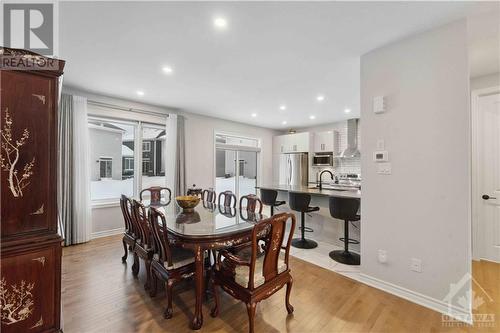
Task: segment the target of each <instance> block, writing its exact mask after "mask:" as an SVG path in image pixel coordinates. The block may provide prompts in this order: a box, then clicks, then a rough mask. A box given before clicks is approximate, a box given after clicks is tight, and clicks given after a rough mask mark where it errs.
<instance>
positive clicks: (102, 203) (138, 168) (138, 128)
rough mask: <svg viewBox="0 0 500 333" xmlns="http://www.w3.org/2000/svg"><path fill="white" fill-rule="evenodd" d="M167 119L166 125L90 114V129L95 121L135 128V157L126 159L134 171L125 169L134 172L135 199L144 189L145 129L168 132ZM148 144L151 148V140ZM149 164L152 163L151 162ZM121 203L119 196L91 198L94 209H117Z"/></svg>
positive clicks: (88, 121) (133, 190) (133, 191)
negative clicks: (143, 145) (143, 148)
mask: <svg viewBox="0 0 500 333" xmlns="http://www.w3.org/2000/svg"><path fill="white" fill-rule="evenodd" d="M167 117H168V116H167ZM167 117H166V118H165V122H164V123H155V122H149V121H140V120H128V119H125V118H115V117H108V116H103V115H100V114H94V113H89V114H88V119H87V124H88V126H89V128H91V127H92V126H95V125H94V124H91V122H92V121H93V122H95V121H98V122H110V123H115V124H123V125H128V126H133V127H134V140H133V141H134V156H133V157H125V159H127V158H129V159H133V165H134V169H132V170H126V169H124V170H126V171H133V189H132V193H133V194H132V195H133V196H134V197H138V196H139V192H140V191H141V189H142V176H143V175H142V160H143V150H142V144H143V143H144V142H143V127H147V128H158V129H163V130H165V131H166V130H167V128H166V119H167ZM147 143H149V144H150V146H151V142H150V141H149V140H148V142H147ZM150 148H151V147H150ZM122 159H123V156H122ZM148 159H149V158H148ZM149 160H150V159H149ZM99 161H100V159H99ZM123 163H124V162H123ZM149 163H151V161H150V162H149ZM89 168H90V166H89ZM122 168H123V167H122ZM99 175H100V171H99ZM165 178H166V175H165ZM89 181H90V180H89ZM91 195H92V194H91ZM119 203H120V197H119V196H118V197H116V198H106V199H92V196H91V205H92V207H115V206H117V205H119Z"/></svg>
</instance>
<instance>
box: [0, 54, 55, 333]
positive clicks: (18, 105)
mask: <svg viewBox="0 0 500 333" xmlns="http://www.w3.org/2000/svg"><path fill="white" fill-rule="evenodd" d="M0 66H1V68H0V70H1V71H0V79H1V84H0V90H1V97H0V117H1V120H0V130H1V140H0V142H1V147H0V158H1V164H0V166H1V168H0V180H1V185H0V186H1V206H0V209H1V230H0V233H1V263H0V270H1V272H0V280H1V285H0V303H1V304H0V307H1V331H2V332H3V333H8V332H33V333H35V332H60V331H61V324H60V322H61V320H60V317H61V242H62V237H61V235H60V233H59V231H58V218H57V215H58V214H57V107H58V92H59V77H60V76H61V75H62V73H63V68H64V61H61V60H56V59H50V58H46V57H43V56H40V55H38V54H35V53H32V52H29V51H25V50H17V49H10V48H3V47H0Z"/></svg>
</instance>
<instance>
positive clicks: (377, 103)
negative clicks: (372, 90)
mask: <svg viewBox="0 0 500 333" xmlns="http://www.w3.org/2000/svg"><path fill="white" fill-rule="evenodd" d="M373 112H375V113H383V112H385V97H384V96H376V97H374V98H373Z"/></svg>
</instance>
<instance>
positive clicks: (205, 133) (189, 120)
mask: <svg viewBox="0 0 500 333" xmlns="http://www.w3.org/2000/svg"><path fill="white" fill-rule="evenodd" d="M182 114H183V115H184V117H185V130H186V183H187V185H188V186H192V184H196V186H197V187H201V188H208V187H215V182H214V181H215V180H214V175H215V173H214V167H215V166H214V154H215V153H214V140H215V137H214V134H215V132H224V133H234V134H239V135H242V136H246V137H252V138H259V139H260V140H261V141H260V142H261V147H262V150H261V153H260V160H261V169H260V170H259V171H260V173H259V176H258V177H259V179H258V181H259V183H261V184H265V183H267V184H271V183H272V172H273V163H272V153H273V152H272V148H273V136H274V135H277V134H278V132H277V131H273V130H270V129H266V128H260V127H255V126H250V125H246V124H241V123H236V122H232V121H226V120H222V119H218V118H212V117H206V116H201V115H196V114H192V113H182Z"/></svg>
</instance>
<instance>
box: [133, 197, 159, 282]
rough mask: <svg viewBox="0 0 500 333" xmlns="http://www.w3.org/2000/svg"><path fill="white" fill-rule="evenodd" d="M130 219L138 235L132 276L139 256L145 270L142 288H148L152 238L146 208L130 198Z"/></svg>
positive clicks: (138, 262) (137, 271)
mask: <svg viewBox="0 0 500 333" xmlns="http://www.w3.org/2000/svg"><path fill="white" fill-rule="evenodd" d="M132 221H133V223H134V225H135V226H136V228H138V230H139V237H138V238H137V239H136V242H135V247H134V264H133V265H132V273H133V274H134V276H137V275H138V274H139V267H140V261H139V258H140V259H142V260H143V261H144V265H145V270H146V283H145V284H144V288H145V289H149V287H150V281H151V274H150V268H151V260H152V259H153V252H154V251H153V250H154V249H153V238H152V231H151V228H150V225H149V220H148V215H147V212H146V208H145V207H144V205H143V204H142V203H141V202H139V201H137V200H132Z"/></svg>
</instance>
